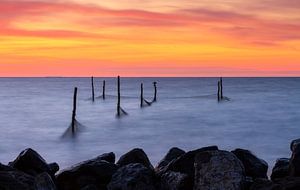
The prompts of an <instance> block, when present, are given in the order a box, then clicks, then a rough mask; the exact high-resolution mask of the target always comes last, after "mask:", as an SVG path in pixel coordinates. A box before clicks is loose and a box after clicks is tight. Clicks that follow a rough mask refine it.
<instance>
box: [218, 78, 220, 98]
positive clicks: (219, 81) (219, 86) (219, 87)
mask: <svg viewBox="0 0 300 190" xmlns="http://www.w3.org/2000/svg"><path fill="white" fill-rule="evenodd" d="M218 101H220V81H218Z"/></svg>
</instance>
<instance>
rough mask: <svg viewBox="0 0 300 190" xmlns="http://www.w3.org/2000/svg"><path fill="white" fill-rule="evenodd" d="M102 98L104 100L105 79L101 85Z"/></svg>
mask: <svg viewBox="0 0 300 190" xmlns="http://www.w3.org/2000/svg"><path fill="white" fill-rule="evenodd" d="M102 88H103V89H102V98H103V100H105V80H104V81H103V87H102Z"/></svg>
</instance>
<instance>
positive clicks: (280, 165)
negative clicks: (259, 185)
mask: <svg viewBox="0 0 300 190" xmlns="http://www.w3.org/2000/svg"><path fill="white" fill-rule="evenodd" d="M289 164H290V159H288V158H280V159H278V160H277V161H276V163H275V166H274V168H273V170H272V174H271V179H272V180H274V179H278V178H284V177H287V176H288V175H289Z"/></svg>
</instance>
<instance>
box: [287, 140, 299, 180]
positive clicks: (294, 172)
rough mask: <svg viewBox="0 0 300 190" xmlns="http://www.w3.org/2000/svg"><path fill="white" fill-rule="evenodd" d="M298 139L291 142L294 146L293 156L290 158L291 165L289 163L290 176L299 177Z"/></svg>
mask: <svg viewBox="0 0 300 190" xmlns="http://www.w3.org/2000/svg"><path fill="white" fill-rule="evenodd" d="M298 140H299V139H297V140H294V141H293V142H292V143H291V147H292V150H293V151H292V156H291V159H290V165H289V170H290V171H289V173H290V176H294V177H299V176H300V144H299V143H298Z"/></svg>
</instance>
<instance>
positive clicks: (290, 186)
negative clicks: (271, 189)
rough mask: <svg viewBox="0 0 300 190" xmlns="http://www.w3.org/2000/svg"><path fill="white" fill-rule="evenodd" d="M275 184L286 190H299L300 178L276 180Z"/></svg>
mask: <svg viewBox="0 0 300 190" xmlns="http://www.w3.org/2000/svg"><path fill="white" fill-rule="evenodd" d="M274 182H275V183H276V184H279V185H281V186H282V187H283V189H284V190H299V189H300V177H286V178H280V179H275V180H274Z"/></svg>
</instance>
